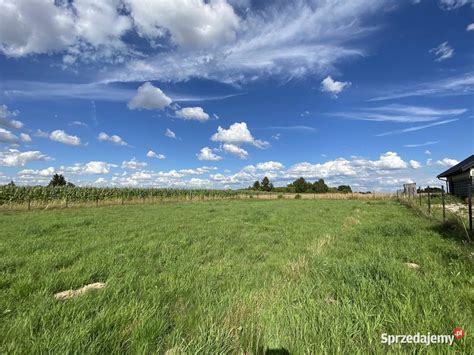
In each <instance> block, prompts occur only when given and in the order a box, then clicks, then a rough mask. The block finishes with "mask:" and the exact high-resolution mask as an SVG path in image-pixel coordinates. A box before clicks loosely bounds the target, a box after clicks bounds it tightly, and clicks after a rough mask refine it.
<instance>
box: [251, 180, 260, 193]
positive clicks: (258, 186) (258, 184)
mask: <svg viewBox="0 0 474 355" xmlns="http://www.w3.org/2000/svg"><path fill="white" fill-rule="evenodd" d="M253 189H254V190H255V191H258V190H260V181H258V180H257V181H255V182H254V183H253Z"/></svg>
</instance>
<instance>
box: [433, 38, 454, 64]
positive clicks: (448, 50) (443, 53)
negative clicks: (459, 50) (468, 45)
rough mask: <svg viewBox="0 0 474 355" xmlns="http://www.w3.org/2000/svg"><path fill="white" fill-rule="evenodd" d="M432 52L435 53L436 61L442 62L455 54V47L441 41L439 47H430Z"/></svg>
mask: <svg viewBox="0 0 474 355" xmlns="http://www.w3.org/2000/svg"><path fill="white" fill-rule="evenodd" d="M430 53H434V55H435V56H436V59H435V60H436V61H437V62H441V61H443V60H446V59H449V58H451V57H452V56H453V55H454V49H453V48H452V47H451V46H450V45H449V44H448V42H443V43H441V44H440V45H439V46H438V47H435V48H433V49H430Z"/></svg>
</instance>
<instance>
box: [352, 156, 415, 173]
mask: <svg viewBox="0 0 474 355" xmlns="http://www.w3.org/2000/svg"><path fill="white" fill-rule="evenodd" d="M352 164H353V165H354V166H356V167H362V168H366V169H379V170H397V169H405V168H407V167H408V164H407V163H406V162H405V161H403V160H402V158H400V156H399V155H398V154H397V153H396V152H386V153H384V154H382V155H381V156H380V158H379V159H378V160H368V159H364V158H355V159H353V161H352Z"/></svg>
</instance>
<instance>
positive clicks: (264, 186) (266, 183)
mask: <svg viewBox="0 0 474 355" xmlns="http://www.w3.org/2000/svg"><path fill="white" fill-rule="evenodd" d="M260 189H261V190H262V191H272V190H273V184H272V183H271V182H270V179H269V178H267V177H266V176H265V177H264V178H263V179H262V182H261V184H260Z"/></svg>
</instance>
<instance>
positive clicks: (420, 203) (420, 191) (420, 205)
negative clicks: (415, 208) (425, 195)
mask: <svg viewBox="0 0 474 355" xmlns="http://www.w3.org/2000/svg"><path fill="white" fill-rule="evenodd" d="M420 207H421V191H420Z"/></svg>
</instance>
